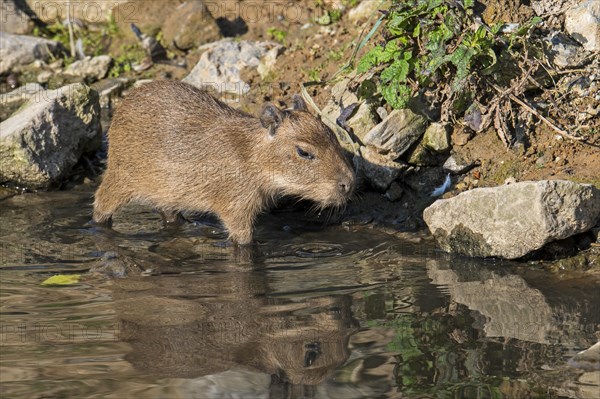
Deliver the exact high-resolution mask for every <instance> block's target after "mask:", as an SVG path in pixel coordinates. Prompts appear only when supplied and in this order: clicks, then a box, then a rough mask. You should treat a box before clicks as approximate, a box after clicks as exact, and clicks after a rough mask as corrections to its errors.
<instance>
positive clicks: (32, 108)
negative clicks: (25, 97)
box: [0, 83, 101, 189]
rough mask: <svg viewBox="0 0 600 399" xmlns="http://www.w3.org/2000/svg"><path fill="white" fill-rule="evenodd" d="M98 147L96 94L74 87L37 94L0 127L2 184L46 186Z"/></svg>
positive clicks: (0, 175)
mask: <svg viewBox="0 0 600 399" xmlns="http://www.w3.org/2000/svg"><path fill="white" fill-rule="evenodd" d="M100 143H101V131H100V106H99V103H98V94H97V93H96V92H95V91H93V90H91V89H90V88H89V87H87V86H85V85H83V84H79V83H76V84H72V85H68V86H64V87H62V88H60V89H58V90H51V91H43V92H38V94H37V95H35V96H34V97H33V98H30V99H29V102H28V103H27V104H26V106H24V107H22V108H21V110H20V111H18V112H17V113H15V114H13V115H12V116H11V117H10V118H9V119H7V120H5V121H3V122H2V123H0V182H11V183H14V184H19V185H23V186H26V187H28V188H34V189H37V188H47V187H49V186H50V185H51V184H53V183H56V182H58V181H60V179H62V178H63V177H65V176H66V174H67V173H68V172H69V171H70V169H71V168H72V167H73V165H75V163H77V161H78V160H79V158H80V157H81V155H82V154H83V153H85V152H91V151H93V150H96V149H97V148H98V147H99V146H100Z"/></svg>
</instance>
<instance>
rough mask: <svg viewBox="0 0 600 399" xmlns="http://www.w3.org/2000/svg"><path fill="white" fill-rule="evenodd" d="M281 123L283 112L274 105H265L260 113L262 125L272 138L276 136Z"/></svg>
mask: <svg viewBox="0 0 600 399" xmlns="http://www.w3.org/2000/svg"><path fill="white" fill-rule="evenodd" d="M281 121H283V111H282V110H280V109H279V108H277V107H276V106H274V105H273V104H265V106H264V108H263V110H262V112H261V113H260V123H261V125H262V126H263V127H264V128H265V129H268V130H269V135H270V136H271V137H272V136H275V132H276V131H277V127H279V125H280V124H281Z"/></svg>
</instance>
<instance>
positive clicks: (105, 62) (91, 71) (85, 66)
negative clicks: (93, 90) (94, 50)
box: [64, 55, 112, 80]
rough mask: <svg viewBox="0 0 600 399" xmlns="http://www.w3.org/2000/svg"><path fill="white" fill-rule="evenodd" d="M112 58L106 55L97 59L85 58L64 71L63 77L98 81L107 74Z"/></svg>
mask: <svg viewBox="0 0 600 399" xmlns="http://www.w3.org/2000/svg"><path fill="white" fill-rule="evenodd" d="M111 63H112V58H111V57H110V56H108V55H99V56H97V57H93V58H92V57H90V56H88V57H85V58H84V59H83V60H79V61H75V62H74V63H72V64H71V65H69V66H68V67H67V69H65V72H64V74H65V76H72V77H78V78H84V79H94V80H100V79H102V78H104V77H105V76H106V74H107V73H108V68H109V67H110V64H111Z"/></svg>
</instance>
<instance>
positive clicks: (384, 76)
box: [381, 59, 410, 82]
mask: <svg viewBox="0 0 600 399" xmlns="http://www.w3.org/2000/svg"><path fill="white" fill-rule="evenodd" d="M409 72H410V64H409V63H408V61H406V60H404V59H401V60H397V61H395V62H394V63H393V64H392V65H390V66H389V67H387V68H386V69H385V70H384V71H383V72H382V73H381V80H383V81H384V82H391V81H397V82H406V78H407V76H408V73H409Z"/></svg>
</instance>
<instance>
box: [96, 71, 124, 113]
mask: <svg viewBox="0 0 600 399" xmlns="http://www.w3.org/2000/svg"><path fill="white" fill-rule="evenodd" d="M127 83H129V80H128V79H126V78H116V79H104V80H101V81H100V82H96V83H94V84H93V85H92V88H93V89H94V90H96V91H97V92H98V95H99V96H100V105H101V106H102V107H107V106H109V105H110V103H111V101H112V99H113V98H114V97H116V96H118V95H120V94H121V93H122V92H123V89H124V88H125V86H126V85H127Z"/></svg>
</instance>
